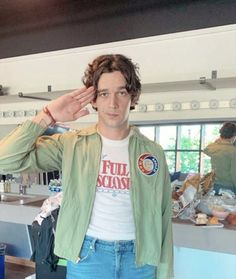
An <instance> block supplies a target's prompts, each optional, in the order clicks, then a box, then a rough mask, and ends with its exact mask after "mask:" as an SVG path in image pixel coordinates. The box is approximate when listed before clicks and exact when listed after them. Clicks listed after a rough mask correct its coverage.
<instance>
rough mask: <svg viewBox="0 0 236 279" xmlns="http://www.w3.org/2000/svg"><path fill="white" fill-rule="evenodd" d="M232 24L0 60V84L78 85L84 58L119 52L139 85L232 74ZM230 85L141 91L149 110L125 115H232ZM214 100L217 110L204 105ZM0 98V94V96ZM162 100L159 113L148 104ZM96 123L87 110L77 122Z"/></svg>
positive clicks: (235, 32)
mask: <svg viewBox="0 0 236 279" xmlns="http://www.w3.org/2000/svg"><path fill="white" fill-rule="evenodd" d="M235 46H236V25H227V26H221V27H216V28H208V29H202V30H196V31H189V32H181V33H175V34H169V35H162V36H154V37H147V38H143V39H135V40H128V41H121V42H115V43H109V44H101V45H95V46H88V47H81V48H74V49H68V50H63V51H54V52H48V53H41V54H35V55H28V56H21V57H16V58H9V59H1V60H0V84H2V85H3V86H4V87H8V91H9V93H10V94H17V93H18V92H23V93H33V92H43V91H47V86H48V85H51V86H52V89H53V90H66V89H73V88H78V87H80V86H81V85H82V83H81V77H82V75H83V72H84V69H85V68H86V66H87V64H88V62H90V61H91V60H92V59H93V58H95V57H96V56H97V55H100V54H105V53H122V54H125V55H127V56H129V57H131V58H132V59H133V61H135V62H137V63H138V64H139V66H140V74H141V79H142V83H144V84H145V83H157V82H168V81H181V80H198V79H199V78H200V77H203V76H205V77H206V78H210V77H211V71H212V70H217V72H218V77H219V78H224V77H236V51H235ZM235 91H236V88H230V89H217V90H216V91H209V90H200V91H188V92H186V91H183V92H175V91H174V92H161V93H155V94H154V93H152V94H145V95H144V94H143V95H142V97H141V100H140V103H145V104H147V105H148V108H149V110H150V112H146V113H140V112H134V113H132V114H131V120H134V121H155V120H161V121H166V120H167V121H173V120H176V119H177V120H182V119H184V120H189V119H190V120H191V119H218V118H221V119H222V118H225V119H229V118H232V119H233V118H235V117H236V110H235V109H233V108H229V100H231V99H233V98H236V92H235ZM211 99H217V100H218V101H219V108H217V109H209V101H210V100H211ZM193 100H198V101H199V102H200V109H199V110H192V109H190V102H191V101H193ZM175 101H178V102H181V103H182V105H183V106H182V109H181V110H180V111H173V109H172V102H175ZM0 102H1V97H0ZM157 102H160V103H163V104H164V105H165V109H164V111H163V112H155V111H154V108H153V107H152V106H151V105H152V104H155V103H157ZM44 104H45V102H40V101H35V102H32V103H29V102H28V103H18V104H14V105H13V104H1V103H0V111H7V110H19V109H20V110H21V109H23V110H26V111H27V110H29V109H40V108H41V107H42V106H43V105H44ZM24 119H25V117H23V118H18V117H8V118H3V117H1V116H0V124H8V123H12V124H14V123H19V122H21V121H22V120H24ZM93 121H96V116H95V114H92V115H90V116H88V117H86V118H84V119H83V120H82V119H81V120H80V123H82V122H93Z"/></svg>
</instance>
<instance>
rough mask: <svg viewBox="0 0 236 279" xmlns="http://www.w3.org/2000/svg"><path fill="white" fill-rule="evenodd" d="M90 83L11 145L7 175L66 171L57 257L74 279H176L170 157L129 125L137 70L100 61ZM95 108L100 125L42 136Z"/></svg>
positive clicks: (54, 105)
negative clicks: (46, 131)
mask: <svg viewBox="0 0 236 279" xmlns="http://www.w3.org/2000/svg"><path fill="white" fill-rule="evenodd" d="M83 82H84V84H85V86H86V87H85V88H82V89H80V90H76V91H73V92H71V93H69V94H67V95H64V96H62V97H60V98H58V99H57V100H54V101H52V102H50V103H49V104H48V106H47V107H45V108H44V110H43V111H42V112H41V113H39V114H38V115H37V116H36V117H35V118H34V119H33V120H32V121H26V123H24V124H23V125H22V126H21V127H19V128H18V129H16V130H15V131H14V132H13V133H11V134H10V135H9V136H8V137H6V138H5V139H3V140H2V142H1V150H0V170H1V171H4V172H8V173H9V172H22V171H28V172H29V171H36V170H43V171H51V170H56V169H57V170H62V184H63V195H64V196H63V202H62V206H61V209H60V214H59V217H58V223H57V230H56V239H55V254H57V255H58V256H59V257H62V258H65V259H67V260H68V266H67V279H75V278H76V279H80V278H82V279H95V278H96V279H100V278H104V279H113V278H121V279H134V278H135V279H154V278H158V279H162V278H165V279H167V278H170V277H171V274H172V260H173V259H172V256H173V254H172V251H173V250H172V225H171V189H170V182H169V172H168V168H167V165H166V160H165V156H164V152H163V150H162V149H161V147H160V146H159V145H158V144H156V143H154V142H152V141H150V140H149V139H147V138H146V137H144V136H143V135H142V134H140V132H139V131H138V129H137V128H135V127H131V126H130V125H129V120H128V119H129V112H130V110H131V109H134V107H135V105H136V104H137V102H138V99H139V95H140V92H141V84H140V80H139V77H138V72H137V67H136V66H135V65H134V64H133V63H132V61H131V60H130V59H128V58H127V57H125V56H123V55H103V56H99V57H98V58H96V59H95V60H94V61H93V62H92V63H91V64H89V66H88V69H87V70H86V72H85V76H84V78H83ZM89 103H91V104H92V106H93V108H94V109H96V110H97V112H98V122H97V124H96V125H95V126H92V127H89V128H86V129H82V130H80V131H75V132H67V133H65V134H62V135H53V136H47V137H45V136H44V137H40V135H41V134H42V133H43V132H44V131H45V129H46V128H47V127H48V126H49V125H52V124H54V123H55V122H57V121H60V122H65V121H71V120H75V119H78V118H79V117H82V116H84V115H86V114H88V111H87V110H86V108H85V106H86V105H87V104H89Z"/></svg>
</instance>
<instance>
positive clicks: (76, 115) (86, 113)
mask: <svg viewBox="0 0 236 279" xmlns="http://www.w3.org/2000/svg"><path fill="white" fill-rule="evenodd" d="M88 114H89V110H88V109H87V108H85V109H82V110H80V111H78V112H76V113H74V118H75V120H76V119H78V118H80V117H83V116H85V115H88Z"/></svg>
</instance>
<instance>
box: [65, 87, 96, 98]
mask: <svg viewBox="0 0 236 279" xmlns="http://www.w3.org/2000/svg"><path fill="white" fill-rule="evenodd" d="M93 91H94V87H93V86H90V87H89V88H86V87H82V88H80V89H77V90H74V91H72V92H71V93H69V95H70V96H71V97H73V98H77V97H79V96H85V95H87V94H90V93H91V94H92V92H93Z"/></svg>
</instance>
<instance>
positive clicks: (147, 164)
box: [138, 153, 159, 175]
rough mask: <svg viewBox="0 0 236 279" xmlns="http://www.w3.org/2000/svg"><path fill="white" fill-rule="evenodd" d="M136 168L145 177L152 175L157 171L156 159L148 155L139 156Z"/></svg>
mask: <svg viewBox="0 0 236 279" xmlns="http://www.w3.org/2000/svg"><path fill="white" fill-rule="evenodd" d="M138 168H139V170H140V171H141V172H142V173H143V174H145V175H153V174H155V173H156V172H157V171H158V169H159V164H158V161H157V158H156V157H155V156H153V155H152V154H150V153H144V154H141V155H140V156H139V158H138Z"/></svg>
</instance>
